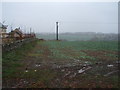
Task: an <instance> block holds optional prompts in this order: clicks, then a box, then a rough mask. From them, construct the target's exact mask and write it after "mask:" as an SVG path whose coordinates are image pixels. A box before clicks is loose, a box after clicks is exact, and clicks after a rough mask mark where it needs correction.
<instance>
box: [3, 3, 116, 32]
mask: <svg viewBox="0 0 120 90" xmlns="http://www.w3.org/2000/svg"><path fill="white" fill-rule="evenodd" d="M2 20H5V21H6V22H5V23H6V24H8V25H9V26H12V27H13V28H15V27H19V26H20V27H22V28H23V29H25V28H26V30H28V29H29V28H30V27H32V29H33V30H34V31H35V32H55V22H56V21H58V22H59V31H60V32H103V33H117V32H118V24H117V23H118V3H117V2H57V3H55V2H32V3H31V2H16V3H15V2H4V3H2ZM8 31H9V30H8Z"/></svg>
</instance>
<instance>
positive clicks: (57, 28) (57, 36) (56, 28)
mask: <svg viewBox="0 0 120 90" xmlns="http://www.w3.org/2000/svg"><path fill="white" fill-rule="evenodd" d="M56 40H58V22H56Z"/></svg>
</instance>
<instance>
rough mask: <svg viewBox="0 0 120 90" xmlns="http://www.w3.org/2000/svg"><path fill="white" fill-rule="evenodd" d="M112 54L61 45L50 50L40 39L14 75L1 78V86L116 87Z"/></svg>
mask: <svg viewBox="0 0 120 90" xmlns="http://www.w3.org/2000/svg"><path fill="white" fill-rule="evenodd" d="M58 51H59V53H58ZM56 53H58V54H61V56H59V55H57V54H56ZM63 54H64V55H63ZM116 55H118V53H117V52H116V51H107V50H97V51H96V50H77V51H76V50H74V49H73V48H70V47H65V48H62V46H61V47H60V48H58V49H57V51H54V48H50V47H49V44H47V43H46V41H40V42H38V43H37V44H36V46H35V47H34V48H33V49H32V50H30V51H29V52H28V53H26V55H25V57H24V58H23V59H21V61H20V63H21V64H22V66H21V67H19V68H17V70H18V72H17V77H14V75H13V77H12V78H4V79H3V80H4V81H3V88H6V87H10V88H47V87H48V88H68V87H71V88H99V87H101V88H118V73H119V70H118V64H119V63H120V62H119V61H118V58H117V57H116ZM77 56H80V57H79V58H76V57H77ZM66 57H68V58H66Z"/></svg>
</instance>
